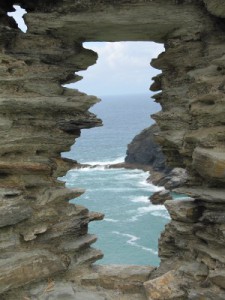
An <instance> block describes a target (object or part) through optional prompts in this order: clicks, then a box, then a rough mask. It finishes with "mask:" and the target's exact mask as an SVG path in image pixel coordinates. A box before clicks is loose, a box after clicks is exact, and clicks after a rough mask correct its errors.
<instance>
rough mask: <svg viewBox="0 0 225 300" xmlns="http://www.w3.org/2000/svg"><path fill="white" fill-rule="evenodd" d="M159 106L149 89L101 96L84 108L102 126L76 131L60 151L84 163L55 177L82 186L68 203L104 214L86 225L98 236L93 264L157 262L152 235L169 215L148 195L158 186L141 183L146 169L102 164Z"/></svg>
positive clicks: (120, 152) (116, 157) (117, 154)
mask: <svg viewBox="0 0 225 300" xmlns="http://www.w3.org/2000/svg"><path fill="white" fill-rule="evenodd" d="M159 110H160V106H159V105H158V104H157V103H155V102H154V101H153V99H151V97H150V95H149V94H140V95H138V94H137V95H122V96H118V95H117V96H103V97H102V101H101V102H100V103H98V104H96V105H95V106H93V107H92V108H91V109H90V111H91V112H93V113H95V114H96V115H97V116H98V117H99V118H101V119H102V120H103V126H102V127H98V128H93V129H88V130H82V132H81V137H80V138H79V139H77V140H76V143H75V144H74V145H73V146H72V148H71V151H70V152H67V153H63V154H62V156H63V157H68V158H72V159H75V160H77V161H78V162H79V163H84V164H89V165H90V167H85V168H81V169H72V170H70V171H69V172H68V173H67V174H66V176H64V177H63V178H61V180H63V181H65V182H66V186H67V187H69V188H84V189H85V190H86V192H85V193H84V194H83V195H82V196H81V197H79V198H76V199H74V200H72V201H71V202H72V203H75V204H79V205H83V206H85V207H87V208H88V209H89V210H90V211H96V212H101V213H103V214H104V215H105V217H104V220H102V221H97V222H96V221H95V222H91V223H90V224H89V232H90V233H93V234H96V235H97V236H98V240H97V242H96V243H95V244H94V247H95V248H98V249H101V250H102V252H103V253H104V258H103V259H102V260H100V261H98V264H133V265H152V266H157V265H158V264H159V257H158V246H157V245H158V239H159V237H160V234H161V232H162V231H163V230H164V227H165V224H167V223H168V222H169V220H170V218H169V215H168V212H167V210H166V209H165V207H164V206H163V205H152V204H151V203H150V201H149V197H150V196H151V195H152V193H154V192H156V191H159V190H162V189H163V188H162V187H157V186H155V185H153V184H151V183H147V181H146V179H147V178H148V176H149V173H148V172H144V171H142V170H138V169H133V170H129V169H124V168H118V169H112V168H109V167H108V165H109V164H114V163H120V162H123V161H124V158H125V155H126V150H127V145H128V144H129V143H130V142H131V141H132V139H133V138H134V136H135V135H137V134H138V133H140V132H141V131H142V130H143V129H144V128H147V127H149V126H150V125H151V124H153V123H154V121H153V120H152V119H151V117H150V115H151V114H153V113H155V112H157V111H159Z"/></svg>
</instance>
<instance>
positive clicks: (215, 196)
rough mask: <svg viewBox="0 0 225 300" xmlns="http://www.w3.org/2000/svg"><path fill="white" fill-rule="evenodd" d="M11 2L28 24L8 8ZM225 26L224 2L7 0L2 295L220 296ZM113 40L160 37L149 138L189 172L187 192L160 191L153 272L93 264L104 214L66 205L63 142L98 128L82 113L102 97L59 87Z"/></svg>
mask: <svg viewBox="0 0 225 300" xmlns="http://www.w3.org/2000/svg"><path fill="white" fill-rule="evenodd" d="M14 3H16V4H19V5H21V6H22V7H23V8H25V9H26V10H27V12H28V13H27V15H26V17H25V20H26V23H27V25H28V32H27V33H26V34H24V33H22V32H20V30H19V29H18V28H17V26H16V24H15V22H14V21H13V20H12V18H10V17H8V16H7V12H9V11H13V7H12V5H13V4H14ZM224 31H225V5H224V1H223V0H198V1H196V0H182V1H178V0H149V1H146V0H145V1H144V0H130V1H127V0H116V1H107V0H96V1H89V0H80V1H73V0H57V1H51V0H45V1H43V0H38V1H28V0H18V1H16V2H14V1H12V0H9V1H7V2H6V1H1V3H0V49H1V52H0V62H1V64H0V80H1V85H0V91H1V97H0V106H1V110H0V135H1V138H0V156H1V160H0V216H1V219H0V232H1V235H0V249H1V250H0V269H1V272H0V294H1V299H4V300H15V299H23V300H24V299H32V300H33V299H41V300H42V299H44V300H45V299H46V300H47V299H87V300H88V299H98V300H101V299H146V298H147V299H153V300H156V299H159V300H163V299H166V300H169V299H180V300H182V299H192V300H194V299H195V300H197V299H211V300H215V299H218V300H219V299H221V300H222V299H225V285H224V279H225V269H224V265H225V258H224V244H225V239H224V234H225V219H224V212H225V196H224V194H225V193H224V191H225V190H224V182H225V152H224V149H225V146H224V141H225V130H224V129H225V122H224V115H225V95H224V94H225V82H224V74H225V51H224V49H225V48H224V47H225V34H224V33H225V32H224ZM120 40H124V41H138V40H142V41H147V40H151V41H155V42H163V43H164V44H165V49H166V50H165V52H164V53H162V54H161V55H160V56H159V57H158V58H157V59H155V60H153V61H152V66H154V67H155V68H158V69H160V70H162V74H161V75H159V76H157V77H156V78H155V82H154V84H153V85H152V87H151V88H152V90H153V91H157V90H158V91H160V93H158V94H156V95H155V100H156V101H157V102H159V103H160V104H161V106H162V111H161V112H160V113H158V114H156V115H155V116H154V118H155V120H156V122H157V124H158V126H159V127H160V134H159V135H158V137H157V142H158V143H160V145H161V147H162V149H163V152H164V154H165V155H166V158H167V162H168V164H169V166H171V167H174V166H176V167H184V168H186V169H188V172H189V174H190V176H189V180H188V182H187V184H186V186H185V187H183V188H182V192H185V193H186V194H188V195H189V196H190V197H191V198H190V199H187V200H186V201H173V202H170V201H167V202H166V207H167V209H168V211H169V213H170V215H171V218H172V221H171V222H170V223H169V224H168V225H167V226H166V228H165V231H164V232H163V233H162V235H161V238H160V240H159V255H160V257H161V264H160V267H159V268H157V269H153V268H151V267H143V268H141V267H122V266H121V267H118V266H107V267H92V263H93V262H95V261H96V260H98V259H99V258H101V257H102V253H101V252H100V251H99V250H96V249H95V248H93V247H92V246H91V244H92V243H94V242H95V240H96V237H95V236H93V235H90V234H89V233H88V223H89V222H90V221H93V220H100V219H101V218H102V215H101V214H99V213H93V212H89V211H88V209H87V208H84V207H82V206H78V205H72V204H70V203H69V202H68V201H69V200H70V199H72V198H75V197H78V196H79V195H80V194H81V193H83V191H82V190H80V189H75V190H68V189H66V188H65V185H64V183H62V182H60V181H58V179H57V178H58V177H59V176H61V175H63V174H65V172H66V171H67V170H69V169H70V166H71V164H72V163H73V162H71V161H69V160H65V159H62V158H61V155H60V153H61V152H64V151H68V150H69V149H70V146H71V145H72V144H73V143H74V139H75V138H78V137H79V135H80V130H81V129H83V128H91V127H94V126H99V125H101V121H100V120H98V119H97V118H96V116H94V115H93V114H91V113H90V112H88V109H89V108H90V106H91V105H93V104H94V103H96V102H97V101H98V99H97V98H95V97H93V96H87V95H85V94H83V93H81V92H78V91H76V90H69V89H67V88H65V87H62V84H64V83H68V82H75V81H77V80H79V79H80V78H79V76H77V75H74V72H76V71H79V70H85V69H86V68H87V67H88V66H90V65H92V64H94V63H95V62H96V59H97V55H96V53H94V52H93V51H89V50H87V49H84V48H83V47H82V42H84V41H120ZM179 191H181V189H179ZM149 226H151V225H150V224H149ZM147 264H148V262H146V265H147Z"/></svg>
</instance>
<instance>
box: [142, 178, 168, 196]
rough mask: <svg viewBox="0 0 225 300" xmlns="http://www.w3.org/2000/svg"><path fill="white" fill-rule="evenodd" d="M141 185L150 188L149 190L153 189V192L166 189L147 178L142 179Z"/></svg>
mask: <svg viewBox="0 0 225 300" xmlns="http://www.w3.org/2000/svg"><path fill="white" fill-rule="evenodd" d="M146 179H147V178H146ZM139 186H140V187H142V188H146V189H148V190H149V191H151V192H153V193H155V192H159V191H163V190H164V189H165V188H164V187H163V186H156V185H154V184H152V183H149V182H147V181H146V180H142V181H140V182H139Z"/></svg>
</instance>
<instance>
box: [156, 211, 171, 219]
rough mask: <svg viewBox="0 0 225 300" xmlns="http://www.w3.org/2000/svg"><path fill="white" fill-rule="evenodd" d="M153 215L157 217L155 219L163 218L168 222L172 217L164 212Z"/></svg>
mask: <svg viewBox="0 0 225 300" xmlns="http://www.w3.org/2000/svg"><path fill="white" fill-rule="evenodd" d="M151 215H153V216H155V217H161V218H164V219H167V220H170V216H169V214H168V213H167V212H166V211H165V212H164V211H163V212H160V211H153V212H152V213H151Z"/></svg>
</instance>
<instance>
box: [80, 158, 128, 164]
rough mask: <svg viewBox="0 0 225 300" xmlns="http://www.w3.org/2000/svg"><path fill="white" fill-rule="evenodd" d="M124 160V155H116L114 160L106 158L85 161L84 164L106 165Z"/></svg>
mask: <svg viewBox="0 0 225 300" xmlns="http://www.w3.org/2000/svg"><path fill="white" fill-rule="evenodd" d="M123 162H124V156H123V157H118V158H116V159H114V160H106V161H87V162H85V163H84V164H87V165H91V166H108V165H113V164H119V163H123Z"/></svg>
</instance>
